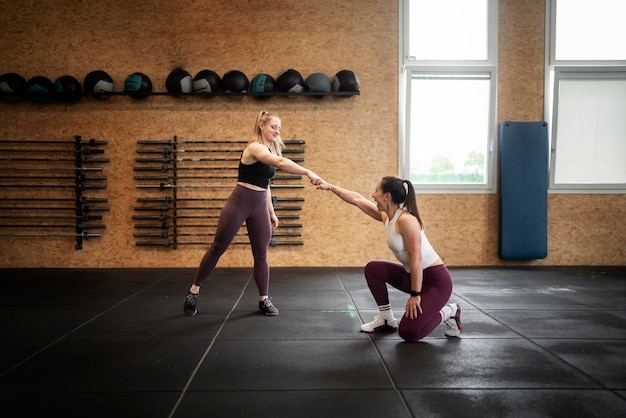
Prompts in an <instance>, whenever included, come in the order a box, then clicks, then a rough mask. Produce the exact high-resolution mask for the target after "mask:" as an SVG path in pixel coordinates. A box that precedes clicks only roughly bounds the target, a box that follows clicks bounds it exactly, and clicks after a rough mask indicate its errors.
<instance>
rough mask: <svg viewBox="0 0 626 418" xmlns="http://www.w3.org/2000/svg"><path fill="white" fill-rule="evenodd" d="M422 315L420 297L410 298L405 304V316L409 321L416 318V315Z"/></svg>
mask: <svg viewBox="0 0 626 418" xmlns="http://www.w3.org/2000/svg"><path fill="white" fill-rule="evenodd" d="M421 313H422V297H421V296H411V297H409V300H408V301H407V302H406V312H405V314H404V315H405V316H406V317H407V318H409V319H415V318H417V315H418V314H421Z"/></svg>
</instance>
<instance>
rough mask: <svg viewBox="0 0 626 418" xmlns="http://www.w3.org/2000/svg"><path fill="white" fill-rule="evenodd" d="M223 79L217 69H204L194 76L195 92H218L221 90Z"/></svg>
mask: <svg viewBox="0 0 626 418" xmlns="http://www.w3.org/2000/svg"><path fill="white" fill-rule="evenodd" d="M221 84H222V80H221V79H220V76H219V75H217V73H216V72H215V71H211V70H202V71H200V72H199V73H198V74H196V76H195V77H194V78H193V92H194V93H217V92H218V91H220V87H221Z"/></svg>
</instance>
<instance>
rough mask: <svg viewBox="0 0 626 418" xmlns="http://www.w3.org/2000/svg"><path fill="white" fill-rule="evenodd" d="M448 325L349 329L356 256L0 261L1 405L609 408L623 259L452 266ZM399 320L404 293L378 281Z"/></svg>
mask: <svg viewBox="0 0 626 418" xmlns="http://www.w3.org/2000/svg"><path fill="white" fill-rule="evenodd" d="M450 270H451V272H452V275H453V279H454V291H453V295H452V297H451V301H453V302H458V303H460V304H461V308H462V319H463V326H464V330H463V334H462V335H461V336H460V337H459V338H445V337H444V333H443V332H444V326H443V325H441V326H439V327H438V328H437V329H436V330H435V331H434V332H433V333H432V334H431V335H430V336H428V337H427V338H425V339H423V340H422V341H420V342H417V343H406V342H403V340H402V339H401V338H399V337H398V335H397V333H391V334H390V333H386V334H383V333H380V334H366V333H361V332H358V330H359V325H360V324H361V322H368V321H370V320H372V318H373V316H374V315H375V314H376V306H375V303H374V301H373V299H372V297H371V295H370V293H369V290H368V289H367V286H366V284H365V279H364V277H363V273H362V269H361V268H273V269H272V272H271V283H270V293H271V296H272V300H273V302H274V304H275V305H276V306H277V307H278V308H279V309H280V315H279V316H276V317H266V316H265V315H263V314H261V313H259V312H258V310H257V309H258V302H257V300H258V294H257V290H256V286H255V284H254V280H253V279H252V278H251V269H245V268H237V269H218V270H216V272H215V273H214V275H213V276H212V277H210V278H209V279H208V280H207V281H206V282H205V284H204V286H203V288H202V292H201V295H200V298H199V301H198V314H197V315H196V316H194V317H186V316H184V315H183V309H182V308H183V301H184V297H185V295H186V292H187V289H188V287H189V285H190V283H191V280H192V278H193V274H194V271H195V270H194V269H1V270H0V274H1V277H2V279H0V285H1V289H2V291H1V293H0V317H1V321H2V331H3V332H2V334H1V335H2V336H1V338H2V340H1V350H2V355H1V356H0V393H1V394H0V411H2V416H4V417H151V418H156V417H181V418H183V417H184V418H189V417H257V416H266V417H272V418H277V417H289V418H294V417H296V418H306V417H383V416H384V417H573V416H576V417H623V416H626V267H559V268H547V267H543V268H501V267H490V268H451V269H450ZM390 294H391V303H392V307H394V311H395V313H396V316H400V315H402V314H403V312H404V304H405V303H406V296H405V295H404V294H402V293H400V292H399V291H397V290H394V289H392V290H390Z"/></svg>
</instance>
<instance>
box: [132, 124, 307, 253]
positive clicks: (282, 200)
mask: <svg viewBox="0 0 626 418" xmlns="http://www.w3.org/2000/svg"><path fill="white" fill-rule="evenodd" d="M247 142H248V141H244V140H181V139H179V138H178V137H177V136H174V137H173V138H172V139H165V140H158V139H152V140H139V141H137V156H136V158H135V166H134V168H133V170H134V180H135V182H136V186H137V190H138V194H137V198H136V206H135V207H134V208H133V216H132V219H133V223H134V234H133V235H134V238H135V245H136V246H139V247H157V248H166V249H178V248H179V247H189V246H203V247H208V246H209V245H211V243H212V242H213V239H214V237H215V230H216V228H217V222H218V219H219V216H220V212H221V210H222V208H223V207H224V205H225V204H226V200H227V199H228V196H229V195H230V193H231V192H232V190H233V189H234V187H235V186H236V182H237V168H238V166H239V158H240V156H241V152H242V150H243V148H244V147H245V145H246V144H247ZM285 144H286V147H285V149H284V150H283V155H285V157H287V158H289V159H291V160H293V161H295V162H298V163H301V162H303V161H304V150H305V146H306V143H305V141H303V140H291V141H285ZM303 180H304V179H303V178H302V176H299V175H291V174H288V173H285V172H281V171H280V170H277V172H276V176H275V177H274V179H273V180H272V181H271V183H270V188H271V194H272V204H273V206H274V210H275V212H276V215H277V216H278V218H279V220H280V222H279V226H278V228H276V229H274V230H273V232H272V237H271V241H270V246H271V247H276V246H283V245H290V246H295V245H303V244H304V243H303V241H302V240H301V237H302V224H301V221H300V212H301V210H302V204H303V202H304V197H302V196H301V191H302V190H303V189H304V187H305V186H304V182H303ZM232 244H234V245H249V239H248V236H247V230H246V227H245V223H244V224H243V225H241V227H240V229H239V230H238V232H237V234H236V236H235V238H234V240H233V242H232Z"/></svg>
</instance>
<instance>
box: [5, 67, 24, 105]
mask: <svg viewBox="0 0 626 418" xmlns="http://www.w3.org/2000/svg"><path fill="white" fill-rule="evenodd" d="M25 93H26V79H25V78H24V77H22V76H21V75H19V74H16V73H6V74H2V75H0V97H1V98H2V100H6V101H9V102H17V101H18V100H20V99H21V98H22V97H24V94H25Z"/></svg>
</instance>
